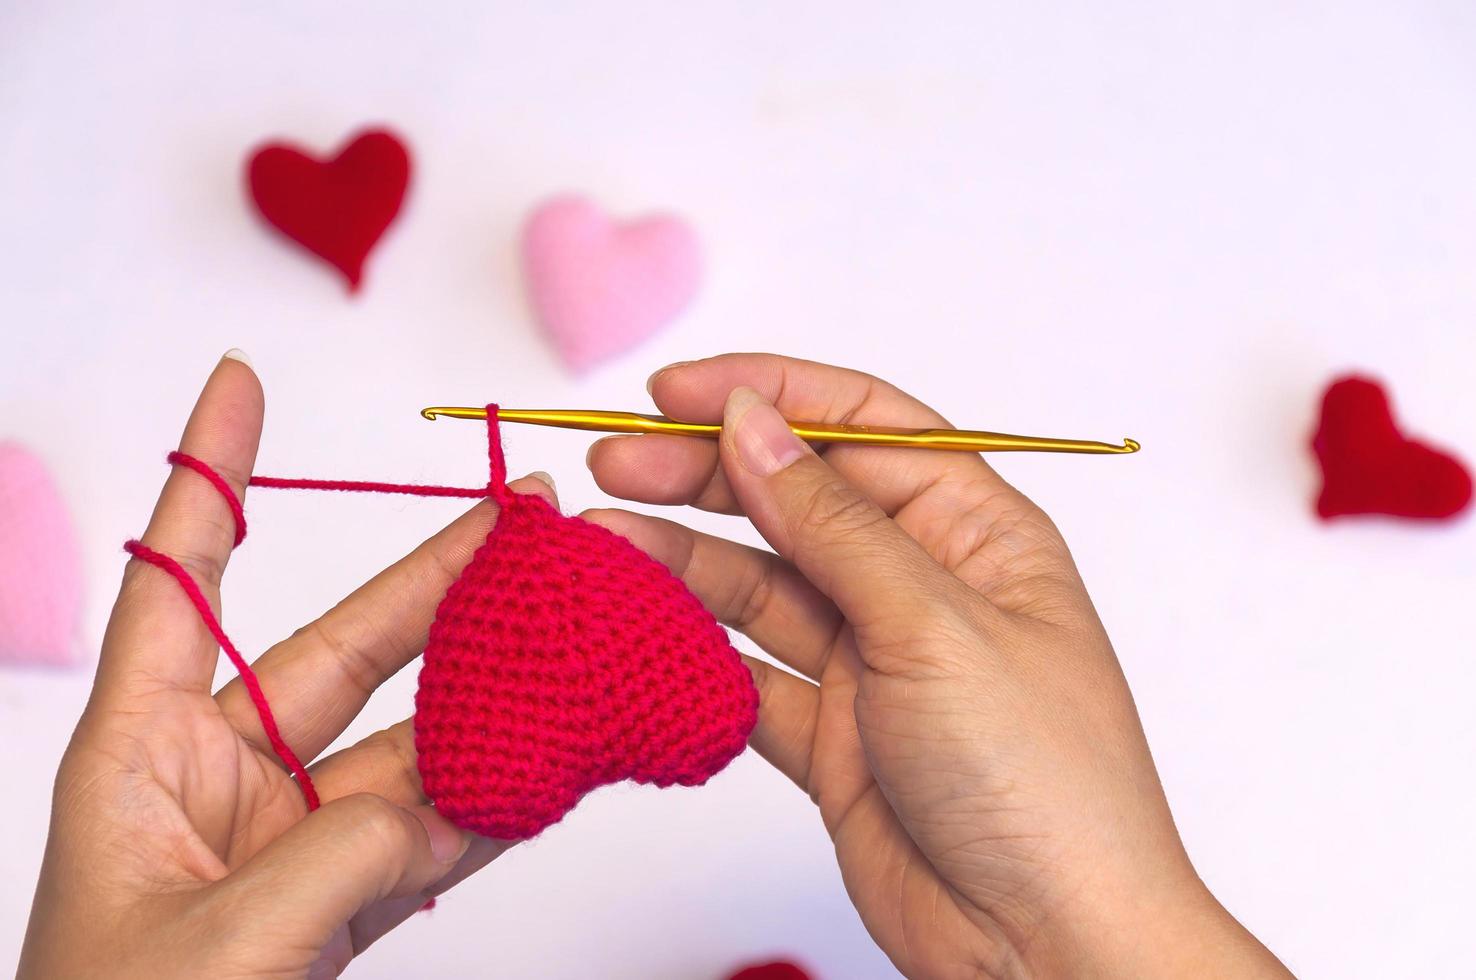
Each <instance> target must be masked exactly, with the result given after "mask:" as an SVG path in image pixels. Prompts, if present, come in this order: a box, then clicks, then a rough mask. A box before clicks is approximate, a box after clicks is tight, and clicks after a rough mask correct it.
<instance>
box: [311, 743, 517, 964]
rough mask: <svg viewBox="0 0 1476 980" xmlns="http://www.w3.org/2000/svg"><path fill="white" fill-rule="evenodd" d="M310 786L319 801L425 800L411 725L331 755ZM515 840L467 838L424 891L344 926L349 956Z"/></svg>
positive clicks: (375, 907)
mask: <svg viewBox="0 0 1476 980" xmlns="http://www.w3.org/2000/svg"><path fill="white" fill-rule="evenodd" d="M312 774H313V783H314V785H316V786H317V788H318V793H319V794H320V795H321V796H322V798H323V799H324V800H334V799H338V798H340V797H344V796H352V795H354V794H357V793H371V794H373V795H375V796H381V797H383V798H385V799H387V800H389V801H390V802H391V803H395V804H397V805H399V806H404V807H410V806H416V805H419V804H424V803H427V802H429V801H428V800H426V798H425V792H424V789H423V788H422V787H421V782H420V769H419V766H418V765H417V764H416V755H415V723H414V719H411V718H406V719H405V720H404V721H401V722H398V723H397V724H395V725H392V726H390V727H389V728H386V729H383V730H381V731H378V732H375V733H374V734H373V735H370V736H368V737H367V738H364V739H361V740H360V741H359V742H357V743H355V744H354V745H351V746H349V747H348V748H346V749H341V750H340V751H338V752H335V753H333V754H332V755H330V756H328V757H327V758H326V759H324V760H322V761H321V762H319V763H318V764H317V765H315V766H313V768H312ZM515 844H516V842H515V841H506V840H494V839H492V838H490V837H481V836H476V835H473V837H472V841H471V845H470V846H469V847H468V848H467V851H466V853H465V854H463V855H462V856H461V860H459V861H458V862H457V863H456V865H455V867H453V868H452V869H451V870H450V871H448V872H447V873H446V875H445V876H444V877H442V878H440V879H438V880H437V881H435V882H434V883H432V884H431V885H430V886H429V887H427V888H424V889H422V890H421V891H420V892H417V893H416V894H413V895H408V896H405V897H402V898H396V899H388V900H386V901H383V902H379V903H376V904H375V905H372V906H370V907H369V908H368V909H366V910H365V911H363V912H362V913H360V914H359V915H356V916H355V917H354V918H353V920H352V921H351V922H350V923H349V937H350V939H351V946H352V949H353V951H354V952H355V953H361V952H363V951H364V950H365V949H367V948H368V947H369V946H370V945H371V944H372V943H373V942H374V941H375V940H377V939H378V938H379V937H381V936H383V935H384V934H385V933H387V932H389V931H390V930H391V929H393V928H394V927H395V926H397V925H399V924H400V923H401V922H404V921H405V920H406V919H408V918H410V917H411V916H412V915H414V914H415V913H416V912H418V911H420V909H421V908H422V907H423V906H424V905H425V903H426V900H427V899H431V898H434V897H436V896H437V895H441V894H443V893H444V892H446V891H447V890H448V889H450V888H452V887H454V886H455V885H457V884H459V883H460V882H462V881H464V880H465V879H466V878H468V877H470V876H471V875H473V874H475V873H476V872H477V871H480V870H481V869H482V868H484V867H486V866H487V865H488V864H490V863H491V862H492V861H494V860H496V859H497V858H498V857H500V856H501V855H502V854H503V853H504V852H505V851H507V850H508V849H509V848H511V847H513V846H514V845H515Z"/></svg>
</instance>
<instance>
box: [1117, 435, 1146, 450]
mask: <svg viewBox="0 0 1476 980" xmlns="http://www.w3.org/2000/svg"><path fill="white" fill-rule="evenodd" d="M1142 448H1143V446H1142V444H1141V443H1139V442H1138V440H1136V439H1129V438H1127V437H1123V440H1122V449H1123V452H1129V453H1135V452H1137V451H1138V450H1139V449H1142Z"/></svg>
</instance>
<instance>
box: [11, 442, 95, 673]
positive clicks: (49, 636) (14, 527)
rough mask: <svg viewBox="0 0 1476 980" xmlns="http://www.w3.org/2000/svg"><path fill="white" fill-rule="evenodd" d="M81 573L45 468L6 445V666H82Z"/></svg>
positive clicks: (68, 528) (66, 521)
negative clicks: (79, 638)
mask: <svg viewBox="0 0 1476 980" xmlns="http://www.w3.org/2000/svg"><path fill="white" fill-rule="evenodd" d="M81 612H82V566H81V561H80V558H79V552H78V548H77V536H76V533H75V532H74V530H73V528H72V520H71V517H70V516H68V514H67V508H66V505H65V504H64V503H63V502H62V498H61V494H59V493H58V492H57V488H56V484H55V483H54V482H52V479H51V474H50V473H49V472H47V469H46V464H44V463H43V462H41V460H40V459H39V458H37V457H36V456H35V455H33V454H32V453H30V452H29V451H27V450H26V449H24V448H23V447H21V446H20V445H17V444H16V443H13V442H0V663H12V664H14V663H24V664H40V665H45V666H52V667H61V666H69V665H71V664H73V663H75V662H76V660H77V657H78V653H79V647H78V644H77V621H78V617H79V616H80V615H81Z"/></svg>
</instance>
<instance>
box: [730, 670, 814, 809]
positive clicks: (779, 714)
mask: <svg viewBox="0 0 1476 980" xmlns="http://www.w3.org/2000/svg"><path fill="white" fill-rule="evenodd" d="M743 662H744V663H745V664H747V665H748V669H749V672H750V673H752V674H753V686H754V687H755V688H757V689H758V692H759V710H758V723H757V724H756V725H754V726H753V734H751V735H750V736H749V737H748V744H749V745H751V746H753V749H754V751H755V752H757V753H758V754H759V755H761V756H763V757H764V758H765V759H766V760H767V761H768V762H769V764H770V765H772V766H773V767H774V768H775V769H778V770H779V771H780V772H782V773H784V775H786V776H788V777H789V778H790V779H791V780H792V781H793V782H794V784H795V785H796V786H798V787H799V788H800V789H802V790H804V791H805V792H807V793H808V792H809V791H810V760H811V758H812V757H813V755H814V747H815V728H816V726H817V725H818V723H819V718H820V688H818V687H816V686H815V685H814V684H811V683H810V682H809V681H807V680H805V679H804V678H802V677H796V676H795V675H793V674H791V673H789V672H787V671H784V670H781V669H779V668H778V667H775V666H774V665H773V664H767V663H764V662H763V661H762V660H758V659H756V658H754V657H744V658H743Z"/></svg>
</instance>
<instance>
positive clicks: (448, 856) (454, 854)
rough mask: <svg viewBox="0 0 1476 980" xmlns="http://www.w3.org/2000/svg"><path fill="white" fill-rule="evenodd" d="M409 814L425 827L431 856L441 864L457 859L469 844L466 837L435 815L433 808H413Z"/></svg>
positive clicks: (447, 821)
mask: <svg viewBox="0 0 1476 980" xmlns="http://www.w3.org/2000/svg"><path fill="white" fill-rule="evenodd" d="M410 812H411V813H413V814H415V817H416V819H418V820H419V821H420V822H421V823H422V824H424V825H425V833H426V836H427V837H429V838H430V846H431V854H432V855H434V856H435V859H436V860H437V861H440V862H441V863H442V864H450V863H451V862H452V861H455V860H457V859H459V858H460V857H461V855H462V854H464V853H465V852H466V849H467V846H468V845H469V844H471V840H470V839H469V838H468V837H467V835H466V834H463V833H462V832H461V831H460V830H458V829H457V828H456V825H455V824H453V823H452V822H451V821H449V820H447V819H446V818H445V817H443V816H441V815H440V814H439V813H437V812H436V808H435V807H432V806H415V807H411V808H410Z"/></svg>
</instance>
